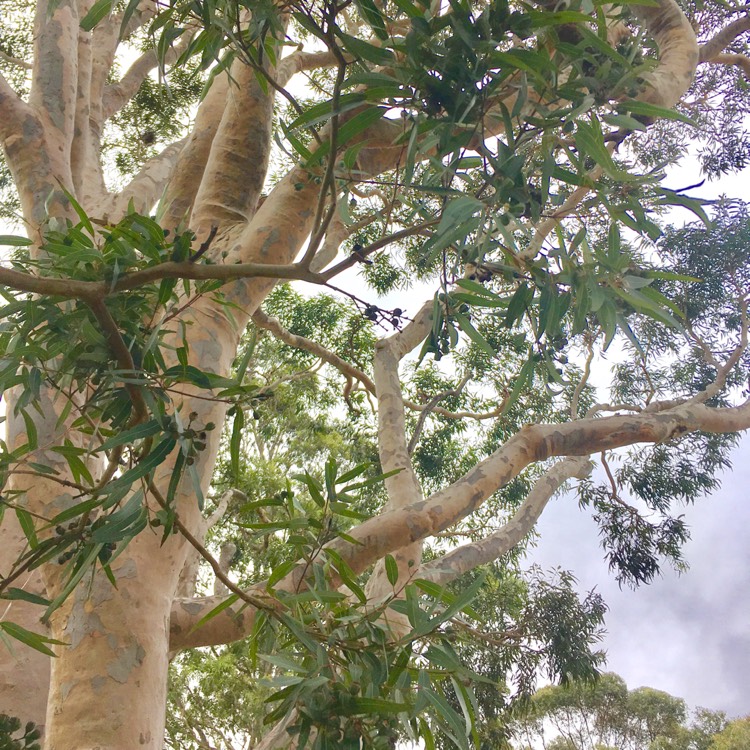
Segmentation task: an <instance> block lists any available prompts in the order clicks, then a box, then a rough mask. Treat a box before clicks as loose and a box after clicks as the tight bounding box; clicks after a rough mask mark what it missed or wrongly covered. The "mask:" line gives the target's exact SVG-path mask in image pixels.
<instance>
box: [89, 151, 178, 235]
mask: <svg viewBox="0 0 750 750" xmlns="http://www.w3.org/2000/svg"><path fill="white" fill-rule="evenodd" d="M186 142H187V138H183V139H182V140H181V141H177V142H176V143H172V144H170V145H169V146H167V147H166V148H165V149H164V150H163V151H161V152H160V153H158V154H157V155H156V156H154V157H153V158H151V159H149V160H148V161H147V162H146V163H145V164H144V165H143V167H142V168H141V171H140V172H138V174H137V175H136V176H135V177H134V178H133V179H132V180H131V181H130V182H129V183H128V184H127V185H126V186H125V187H124V188H123V189H122V190H121V191H120V192H119V193H117V194H114V195H108V196H107V197H106V198H104V200H102V201H100V202H99V203H98V204H96V205H95V206H94V207H93V208H92V210H91V213H93V214H94V215H96V216H101V217H104V221H105V222H107V223H109V224H116V223H117V222H118V221H120V220H121V219H122V217H123V216H124V215H125V214H126V212H127V211H128V208H129V206H130V203H131V201H132V204H133V207H134V209H135V211H136V212H137V213H151V210H152V209H153V207H154V204H155V203H156V202H157V201H158V200H159V197H160V196H161V194H162V193H163V192H164V187H165V185H166V184H167V182H168V181H169V179H170V177H171V176H172V173H173V170H174V167H175V164H176V163H177V161H178V159H179V158H180V154H181V153H182V150H183V148H184V147H185V144H186Z"/></svg>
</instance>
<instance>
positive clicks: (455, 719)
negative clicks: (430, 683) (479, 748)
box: [420, 687, 469, 750]
mask: <svg viewBox="0 0 750 750" xmlns="http://www.w3.org/2000/svg"><path fill="white" fill-rule="evenodd" d="M420 692H422V693H424V696H425V697H426V698H427V700H428V701H429V703H430V704H431V705H432V707H433V709H434V710H435V713H436V718H437V719H438V722H439V723H441V724H444V725H445V724H447V726H448V727H450V729H451V730H452V731H451V732H448V731H446V734H447V735H448V737H449V738H450V739H451V740H452V741H453V743H454V744H455V745H456V746H457V747H458V748H460V750H469V738H468V736H467V733H466V728H465V726H464V722H463V721H462V720H461V717H460V716H459V715H458V714H457V713H456V711H455V710H454V709H453V707H452V706H451V705H450V703H448V701H447V700H446V699H445V698H444V697H443V696H442V695H439V694H438V693H436V692H435V691H434V690H433V689H432V688H429V687H426V688H423V689H422V690H421V691H420Z"/></svg>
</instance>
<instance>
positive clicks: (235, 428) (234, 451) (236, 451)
mask: <svg viewBox="0 0 750 750" xmlns="http://www.w3.org/2000/svg"><path fill="white" fill-rule="evenodd" d="M244 427H245V412H244V411H243V410H242V408H241V407H239V406H238V407H236V410H235V412H234V422H233V423H232V436H231V437H230V439H229V463H230V468H231V470H232V475H233V476H234V477H235V478H237V477H239V476H240V450H241V447H242V431H243V429H244Z"/></svg>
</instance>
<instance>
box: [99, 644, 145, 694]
mask: <svg viewBox="0 0 750 750" xmlns="http://www.w3.org/2000/svg"><path fill="white" fill-rule="evenodd" d="M145 658H146V652H145V650H144V649H143V646H141V644H140V643H138V641H133V642H132V643H130V644H128V645H127V646H121V647H120V648H119V649H118V654H117V657H116V658H115V659H113V660H112V661H111V662H109V664H107V674H108V675H109V676H110V677H111V678H112V679H113V680H115V681H116V682H119V683H120V684H122V685H124V684H125V683H126V682H127V681H128V678H129V677H130V675H131V673H132V672H133V670H134V669H136V668H137V667H140V665H141V664H143V660H144V659H145Z"/></svg>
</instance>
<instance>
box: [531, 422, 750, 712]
mask: <svg viewBox="0 0 750 750" xmlns="http://www.w3.org/2000/svg"><path fill="white" fill-rule="evenodd" d="M748 456H750V437H749V436H746V437H745V438H743V440H742V442H741V444H740V446H739V448H738V449H737V450H736V452H735V454H734V470H733V471H732V472H729V473H727V474H725V475H724V481H723V486H722V488H721V489H720V490H719V491H718V492H716V493H715V494H714V495H713V496H711V497H706V498H703V499H702V500H700V501H698V503H696V505H695V506H693V507H689V508H687V509H686V510H685V516H686V519H687V521H688V523H689V525H690V527H691V533H692V539H691V540H690V541H689V542H688V544H687V545H686V547H685V559H686V560H687V561H688V563H689V564H690V570H688V571H687V572H686V573H682V574H681V575H678V574H677V573H675V572H674V571H673V570H672V569H671V568H669V567H665V568H664V570H663V576H662V577H661V578H658V579H657V580H656V581H654V583H652V584H651V585H649V586H642V587H640V588H639V589H638V590H636V591H631V590H630V589H627V588H624V589H619V588H618V585H617V583H616V582H615V580H614V578H613V576H612V575H611V574H610V573H609V571H608V569H607V564H606V562H605V561H604V553H603V550H602V548H601V547H600V545H599V536H598V530H597V527H596V524H595V523H594V522H593V521H592V520H591V515H590V512H589V511H587V510H579V509H578V505H577V501H576V498H575V497H574V496H573V495H572V494H568V495H565V496H560V497H557V498H555V499H554V500H553V501H552V503H551V504H550V506H549V507H548V508H547V510H546V511H545V512H544V514H543V515H542V518H541V520H540V522H539V525H538V531H539V533H540V538H539V541H538V545H537V547H536V548H535V549H534V550H533V551H532V553H531V555H530V559H531V560H532V561H533V562H536V563H538V564H539V565H541V566H542V567H543V568H545V569H546V568H551V567H556V566H560V567H562V568H564V569H568V570H571V571H573V572H574V573H575V574H576V577H577V578H578V581H579V586H580V589H581V591H588V590H590V589H592V588H596V590H597V591H598V592H599V593H600V594H601V595H602V596H603V597H604V600H605V601H606V602H607V604H608V606H609V612H608V613H607V621H606V622H607V636H606V638H605V641H604V644H603V645H604V648H605V649H606V651H607V654H608V657H607V669H609V670H611V671H614V672H617V673H618V674H620V675H621V676H622V677H623V678H624V679H625V681H626V682H627V683H628V686H629V687H631V688H634V687H639V686H641V685H648V686H650V687H654V688H658V689H661V690H666V691H667V692H668V693H671V694H673V695H676V696H679V697H682V698H684V699H685V700H686V701H687V702H688V704H689V705H690V706H691V707H695V706H705V707H706V708H713V709H721V710H724V711H726V712H727V713H728V714H729V715H731V716H739V715H746V714H748V713H750V697H749V696H750V607H749V606H748V592H750V560H749V559H748V556H749V555H748V553H749V551H750V505H749V504H748V502H747V494H748V491H749V490H750V462H748V460H747V459H748Z"/></svg>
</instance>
